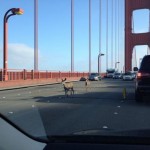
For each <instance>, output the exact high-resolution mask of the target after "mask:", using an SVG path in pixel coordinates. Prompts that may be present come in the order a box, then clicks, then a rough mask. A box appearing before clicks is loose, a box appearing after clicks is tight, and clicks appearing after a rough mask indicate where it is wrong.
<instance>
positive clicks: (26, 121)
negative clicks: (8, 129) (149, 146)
mask: <svg viewBox="0 0 150 150" xmlns="http://www.w3.org/2000/svg"><path fill="white" fill-rule="evenodd" d="M125 3H126V5H125ZM133 3H134V2H133ZM141 3H142V2H141ZM128 5H129V6H133V5H134V4H132V3H130V0H126V1H124V0H109V1H106V0H55V1H54V0H44V1H43V0H30V1H25V0H21V1H18V0H13V1H12V0H6V1H2V2H1V9H0V20H1V21H0V33H1V36H0V50H1V51H0V56H1V59H0V62H1V63H0V65H1V67H0V114H2V115H4V116H5V117H6V118H7V119H9V120H10V121H11V122H13V123H14V124H15V125H17V126H18V127H20V128H21V129H22V130H23V131H25V132H27V133H28V134H31V135H32V136H34V137H38V138H45V137H51V136H54V135H56V136H62V135H63V136H69V135H73V136H75V135H98V136H102V135H107V136H109V135H115V136H117V135H121V136H134V135H135V132H129V131H138V130H142V131H145V132H146V130H150V117H149V114H150V103H149V102H150V101H149V99H150V96H149V94H150V83H149V82H150V79H149V78H148V75H147V74H144V76H146V77H145V78H144V79H143V81H142V80H139V79H141V78H140V77H141V76H142V75H143V74H140V75H141V76H138V77H137V78H136V77H132V76H131V77H130V76H123V75H131V72H129V71H132V68H134V67H138V68H139V66H140V63H141V58H143V56H145V55H147V54H149V51H148V50H149V48H148V46H147V45H148V43H147V45H146V46H145V45H144V46H143V45H142V46H136V45H132V44H133V43H137V42H136V41H134V42H131V43H130V41H133V39H131V38H132V37H133V36H130V37H128V36H127V35H128V34H127V33H129V32H131V33H130V34H131V35H132V34H134V36H136V35H138V34H139V32H141V31H143V28H144V27H145V26H146V27H147V28H146V29H148V27H149V22H150V21H149V18H150V17H149V9H146V10H145V9H144V10H138V11H140V13H139V12H138V11H137V10H136V11H133V14H132V18H133V20H134V21H135V22H134V25H135V26H134V27H133V25H132V23H131V22H128V21H129V20H130V19H127V18H129V17H130V16H128V17H127V15H129V14H128V13H130V12H132V11H130V10H129V8H131V7H129V6H128ZM135 5H136V4H135ZM142 6H145V5H142ZM139 7H140V6H139ZM127 8H128V9H127ZM133 8H134V7H133ZM125 16H126V17H125ZM139 18H144V21H145V24H144V21H142V23H141V20H139ZM127 23H128V24H127ZM146 23H147V24H146ZM130 25H131V27H130ZM128 29H130V30H131V29H132V31H130V30H129V31H128ZM147 32H148V31H147V30H146V31H145V33H147ZM135 33H136V34H135ZM140 35H141V34H139V35H138V36H140ZM144 35H145V34H144ZM144 35H143V36H144ZM125 37H126V38H125ZM125 39H130V41H129V42H127V43H126V40H125ZM135 39H139V38H135ZM141 39H145V38H141ZM128 43H129V44H128ZM141 43H143V42H141ZM130 44H131V45H130ZM139 44H140V43H137V45H139ZM126 47H127V49H126ZM129 47H130V48H131V47H133V49H131V50H129V51H128V48H129ZM130 54H131V55H130ZM148 63H149V60H148V61H147V62H146V64H147V65H146V66H145V65H144V66H143V67H144V68H145V67H146V68H150V67H149V65H148ZM141 66H142V65H141ZM109 68H113V69H109ZM115 72H116V73H115ZM109 73H112V75H111V74H109ZM113 73H115V75H121V76H114V74H113ZM90 75H92V77H91V76H90ZM137 75H139V74H137ZM93 76H94V77H93ZM95 76H96V77H95ZM146 79H147V80H146ZM145 84H146V86H145ZM140 102H141V103H140ZM0 130H1V129H0ZM121 133H123V134H121ZM136 136H140V135H137V134H136ZM148 136H149V137H150V134H149V135H148Z"/></svg>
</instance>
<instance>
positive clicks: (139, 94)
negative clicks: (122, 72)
mask: <svg viewBox="0 0 150 150" xmlns="http://www.w3.org/2000/svg"><path fill="white" fill-rule="evenodd" d="M135 100H136V101H137V102H142V101H143V97H142V94H141V93H140V92H139V91H138V90H136V91H135Z"/></svg>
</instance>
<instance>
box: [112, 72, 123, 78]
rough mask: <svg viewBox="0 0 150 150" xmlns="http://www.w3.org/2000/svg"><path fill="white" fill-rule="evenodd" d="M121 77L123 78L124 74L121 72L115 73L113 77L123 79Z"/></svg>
mask: <svg viewBox="0 0 150 150" xmlns="http://www.w3.org/2000/svg"><path fill="white" fill-rule="evenodd" d="M121 78H122V74H121V73H114V75H113V79H121Z"/></svg>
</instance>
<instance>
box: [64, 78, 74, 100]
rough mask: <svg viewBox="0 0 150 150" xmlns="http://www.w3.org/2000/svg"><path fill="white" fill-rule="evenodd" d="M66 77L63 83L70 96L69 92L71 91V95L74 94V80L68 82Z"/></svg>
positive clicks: (66, 92)
mask: <svg viewBox="0 0 150 150" xmlns="http://www.w3.org/2000/svg"><path fill="white" fill-rule="evenodd" d="M66 80H67V79H66V78H65V79H64V80H63V79H62V85H63V86H64V90H65V95H66V96H67V97H68V92H69V91H70V93H71V95H72V94H74V89H73V83H72V82H66Z"/></svg>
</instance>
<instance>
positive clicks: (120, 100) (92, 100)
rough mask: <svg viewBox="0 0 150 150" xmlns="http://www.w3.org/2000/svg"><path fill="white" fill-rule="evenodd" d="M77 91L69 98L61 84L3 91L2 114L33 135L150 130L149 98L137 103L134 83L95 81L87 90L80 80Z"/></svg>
mask: <svg viewBox="0 0 150 150" xmlns="http://www.w3.org/2000/svg"><path fill="white" fill-rule="evenodd" d="M124 89H126V99H124V98H125V97H124V96H123V91H124ZM74 90H75V93H74V95H69V96H68V97H66V96H65V95H64V90H63V86H62V85H61V84H55V85H47V86H36V87H29V88H21V89H15V90H5V91H0V113H2V114H4V115H5V116H7V117H8V118H9V119H10V120H12V121H13V122H14V123H15V124H17V125H18V126H20V127H21V128H22V129H23V130H25V131H26V132H28V133H30V134H32V135H34V136H45V134H48V135H64V134H65V135H66V134H67V135H72V134H96V133H99V134H105V133H109V132H114V131H126V130H136V129H149V127H150V117H149V114H150V103H149V97H145V98H144V99H145V101H144V102H143V103H137V102H135V100H134V81H122V80H113V79H104V80H102V81H92V82H91V84H90V86H89V87H88V89H87V90H86V88H85V82H83V81H80V82H74ZM97 131H99V132H97ZM45 132H46V133H45Z"/></svg>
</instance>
